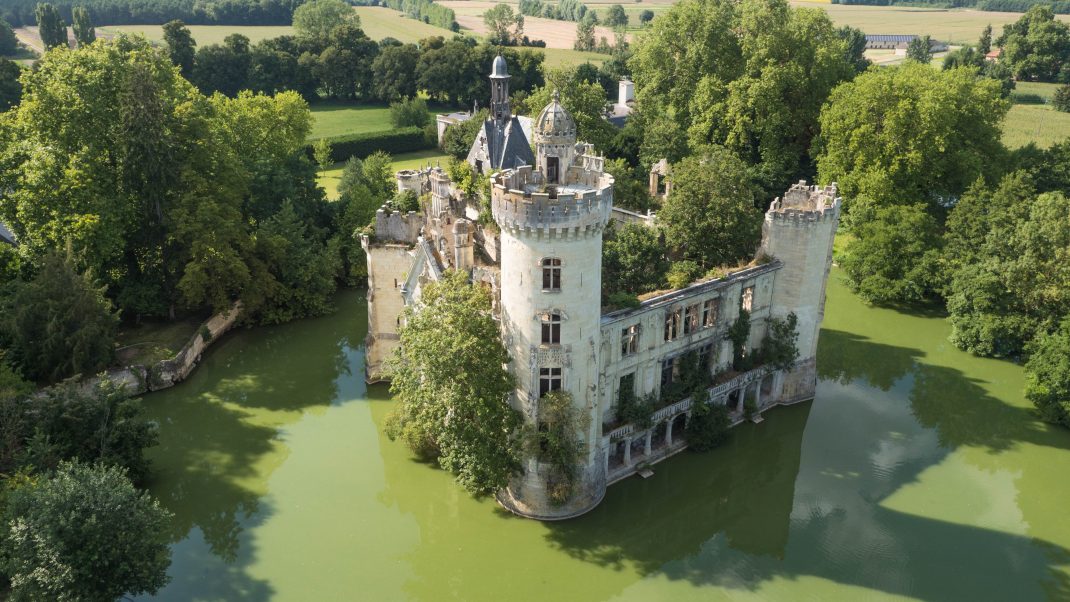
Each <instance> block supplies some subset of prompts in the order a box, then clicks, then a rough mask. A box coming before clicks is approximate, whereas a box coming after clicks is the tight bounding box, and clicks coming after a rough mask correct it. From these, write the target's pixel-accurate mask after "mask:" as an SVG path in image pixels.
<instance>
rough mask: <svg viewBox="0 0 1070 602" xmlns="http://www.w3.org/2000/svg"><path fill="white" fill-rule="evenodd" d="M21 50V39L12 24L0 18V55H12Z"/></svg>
mask: <svg viewBox="0 0 1070 602" xmlns="http://www.w3.org/2000/svg"><path fill="white" fill-rule="evenodd" d="M18 50H19V39H18V37H16V36H15V30H14V29H12V28H11V24H10V23H8V22H7V21H5V20H3V19H0V56H11V55H13V54H15V53H16V52H18Z"/></svg>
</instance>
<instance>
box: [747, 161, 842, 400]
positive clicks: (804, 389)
mask: <svg viewBox="0 0 1070 602" xmlns="http://www.w3.org/2000/svg"><path fill="white" fill-rule="evenodd" d="M839 219H840V197H839V196H837V190H836V184H835V183H833V184H831V185H829V186H825V187H818V186H807V185H806V181H805V180H803V181H800V182H799V183H798V184H795V185H793V186H792V187H791V188H790V189H788V191H787V192H786V193H784V197H783V198H779V199H776V200H775V201H773V204H772V205H771V206H770V207H769V211H767V212H766V214H765V223H764V224H763V225H762V248H761V250H762V251H763V252H764V253H765V254H766V255H769V256H771V257H775V258H777V259H779V260H780V261H781V262H782V263H783V264H784V267H783V269H781V270H780V271H779V272H777V275H776V278H775V280H774V281H773V298H772V303H771V307H772V309H771V312H772V315H773V316H776V317H784V316H786V315H787V314H788V313H790V312H795V315H796V317H797V318H798V326H797V329H798V333H799V340H798V349H799V359H798V362H797V363H796V365H795V368H794V369H793V370H792V371H791V372H790V373H789V374H788V375H787V376H786V377H785V379H784V384H783V395H782V398H783V400H784V401H792V400H802V399H809V398H812V397H813V396H814V392H815V390H816V389H817V362H816V358H817V337H818V334H819V332H820V330H821V320H822V319H823V318H824V315H825V285H826V284H827V283H828V277H829V270H830V269H831V267H832V241H833V239H834V238H835V236H836V227H837V225H838V224H839Z"/></svg>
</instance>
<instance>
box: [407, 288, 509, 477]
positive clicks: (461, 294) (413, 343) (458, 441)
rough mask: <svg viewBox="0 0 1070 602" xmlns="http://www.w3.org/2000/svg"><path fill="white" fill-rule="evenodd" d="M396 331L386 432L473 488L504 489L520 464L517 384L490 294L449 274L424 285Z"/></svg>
mask: <svg viewBox="0 0 1070 602" xmlns="http://www.w3.org/2000/svg"><path fill="white" fill-rule="evenodd" d="M399 335H400V336H401V346H400V347H399V348H398V351H397V355H396V357H395V358H394V360H393V361H392V363H391V370H392V380H391V383H390V391H391V393H392V394H393V395H394V399H395V409H394V412H393V414H392V415H391V417H390V424H389V426H388V430H387V433H388V434H389V435H390V436H391V437H400V438H401V439H402V440H403V441H405V442H406V443H407V444H408V445H409V447H410V448H412V450H413V451H414V452H415V453H416V454H417V455H419V456H421V457H424V458H429V459H431V458H437V460H438V463H439V465H441V466H442V468H444V469H446V470H449V471H451V472H453V473H454V474H456V475H457V480H458V482H460V483H461V484H462V485H463V486H464V487H465V488H466V489H468V490H469V491H471V492H473V493H476V494H490V493H494V492H495V491H497V490H499V489H501V488H503V487H505V486H506V484H507V483H508V481H509V478H510V477H511V476H512V475H513V474H514V473H515V472H516V471H517V470H518V469H519V467H520V456H521V443H522V438H521V436H520V435H521V433H520V426H521V424H522V419H521V416H520V413H519V412H517V411H516V410H514V409H513V408H511V407H510V406H509V403H508V397H509V395H510V394H512V392H513V390H514V388H515V383H514V379H513V376H512V375H511V374H510V373H509V371H508V370H506V369H505V367H504V366H505V365H506V364H508V363H509V361H510V358H509V355H508V353H507V352H506V350H505V347H504V346H503V345H502V343H501V337H500V335H499V328H498V324H497V323H496V322H495V321H494V318H493V317H492V316H491V314H490V294H489V293H488V292H487V290H486V289H484V288H483V287H481V286H480V285H478V284H475V285H473V284H469V282H468V275H467V274H466V273H464V272H458V271H450V272H447V273H446V274H445V275H444V276H443V278H442V279H441V280H439V281H438V282H432V283H428V284H427V285H425V286H424V288H423V296H422V299H421V301H420V307H419V311H414V310H413V309H411V308H410V309H407V310H406V312H405V317H404V319H403V322H402V327H401V329H400V332H399Z"/></svg>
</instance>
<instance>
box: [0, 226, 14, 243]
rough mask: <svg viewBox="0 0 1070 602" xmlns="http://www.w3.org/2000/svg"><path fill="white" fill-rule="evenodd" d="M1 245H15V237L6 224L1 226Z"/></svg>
mask: <svg viewBox="0 0 1070 602" xmlns="http://www.w3.org/2000/svg"><path fill="white" fill-rule="evenodd" d="M0 243H7V244H9V245H14V244H15V235H14V234H12V233H11V230H8V229H7V226H5V225H4V224H0Z"/></svg>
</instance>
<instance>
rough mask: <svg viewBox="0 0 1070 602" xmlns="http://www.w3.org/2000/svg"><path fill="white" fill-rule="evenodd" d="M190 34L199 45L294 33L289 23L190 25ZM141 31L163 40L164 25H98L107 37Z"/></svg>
mask: <svg viewBox="0 0 1070 602" xmlns="http://www.w3.org/2000/svg"><path fill="white" fill-rule="evenodd" d="M188 27H189V31H190V34H191V35H193V39H194V40H196V42H197V46H208V45H211V44H222V43H223V40H224V39H225V38H226V37H227V36H229V35H230V34H232V33H240V34H242V35H243V36H245V37H247V38H249V41H250V42H253V43H255V42H259V41H260V40H266V39H268V38H277V37H279V36H286V35H292V34H293V31H294V30H293V27H290V26H289V25H189V26H188ZM120 32H122V33H140V34H141V35H143V36H145V37H146V38H148V39H149V40H150V41H153V42H162V41H163V26H162V25H106V26H101V27H97V35H98V36H101V37H105V38H111V37H115V35H116V34H118V33H120Z"/></svg>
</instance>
